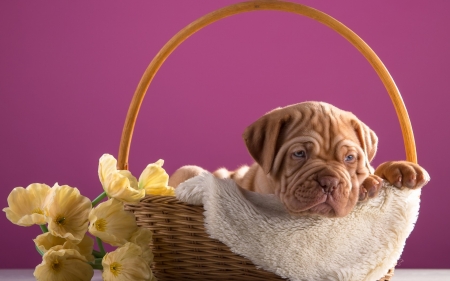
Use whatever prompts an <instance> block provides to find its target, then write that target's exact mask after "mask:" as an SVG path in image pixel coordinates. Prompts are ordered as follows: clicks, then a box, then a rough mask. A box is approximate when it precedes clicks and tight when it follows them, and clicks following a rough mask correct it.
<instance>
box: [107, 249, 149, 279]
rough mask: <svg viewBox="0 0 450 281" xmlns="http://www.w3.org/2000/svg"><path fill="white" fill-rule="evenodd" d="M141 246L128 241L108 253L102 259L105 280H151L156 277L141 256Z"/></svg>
mask: <svg viewBox="0 0 450 281" xmlns="http://www.w3.org/2000/svg"><path fill="white" fill-rule="evenodd" d="M141 253H142V251H141V248H140V247H139V246H138V245H136V244H133V243H126V244H125V245H123V246H122V247H119V248H117V249H116V250H115V251H113V252H111V253H108V254H106V255H105V257H104V258H103V260H102V265H103V268H104V270H103V274H102V277H103V280H105V281H110V280H111V281H112V280H114V281H122V280H123V281H125V280H136V281H137V280H139V281H141V280H142V281H150V280H152V279H153V278H154V276H153V273H152V271H151V269H150V267H149V265H148V264H147V262H146V261H145V260H144V259H143V258H142V257H141Z"/></svg>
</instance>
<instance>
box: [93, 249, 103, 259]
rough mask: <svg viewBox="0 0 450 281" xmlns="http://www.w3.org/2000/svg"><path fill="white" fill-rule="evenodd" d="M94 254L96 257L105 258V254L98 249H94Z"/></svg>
mask: <svg viewBox="0 0 450 281" xmlns="http://www.w3.org/2000/svg"><path fill="white" fill-rule="evenodd" d="M92 255H93V256H94V257H96V258H103V256H104V255H103V254H102V253H101V252H99V251H96V250H92Z"/></svg>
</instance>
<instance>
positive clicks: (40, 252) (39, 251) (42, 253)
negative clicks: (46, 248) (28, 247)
mask: <svg viewBox="0 0 450 281" xmlns="http://www.w3.org/2000/svg"><path fill="white" fill-rule="evenodd" d="M34 247H35V248H36V251H38V253H39V254H41V256H43V255H44V252H42V251H41V250H39V248H38V246H36V245H34Z"/></svg>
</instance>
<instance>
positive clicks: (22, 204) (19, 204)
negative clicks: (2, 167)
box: [3, 183, 51, 226]
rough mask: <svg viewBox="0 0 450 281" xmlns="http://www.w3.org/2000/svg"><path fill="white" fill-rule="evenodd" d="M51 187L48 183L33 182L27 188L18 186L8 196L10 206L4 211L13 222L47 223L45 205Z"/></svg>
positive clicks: (26, 223) (19, 223)
mask: <svg viewBox="0 0 450 281" xmlns="http://www.w3.org/2000/svg"><path fill="white" fill-rule="evenodd" d="M50 191H51V189H50V187H49V186H48V185H45V184H39V183H33V184H30V185H29V186H27V188H23V187H16V188H14V189H13V190H12V191H11V193H10V194H9V196H8V206H9V207H8V208H4V209H3V212H5V213H6V217H7V218H8V220H10V221H11V222H12V223H14V224H17V225H20V226H30V225H33V224H45V223H46V221H45V217H44V205H45V199H46V198H47V195H48V194H49V193H50Z"/></svg>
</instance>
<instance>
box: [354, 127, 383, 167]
mask: <svg viewBox="0 0 450 281" xmlns="http://www.w3.org/2000/svg"><path fill="white" fill-rule="evenodd" d="M352 123H353V128H355V131H356V135H357V136H358V139H359V142H360V143H361V148H362V149H363V151H364V153H365V154H366V157H367V160H368V161H369V163H370V162H371V161H372V159H373V158H374V157H375V154H376V153H377V146H378V137H377V135H376V134H375V132H374V131H372V130H371V129H370V128H369V127H368V126H367V125H366V124H364V123H363V122H361V121H360V120H358V119H356V120H352Z"/></svg>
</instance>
